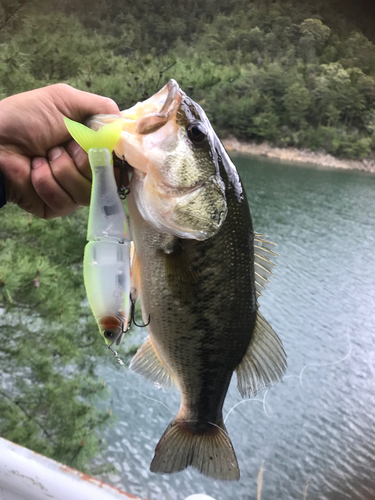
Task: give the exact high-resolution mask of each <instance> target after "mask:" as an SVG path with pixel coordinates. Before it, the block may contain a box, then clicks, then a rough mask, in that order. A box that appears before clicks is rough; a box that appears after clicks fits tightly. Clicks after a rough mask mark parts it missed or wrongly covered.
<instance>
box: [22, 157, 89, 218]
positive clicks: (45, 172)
mask: <svg viewBox="0 0 375 500" xmlns="http://www.w3.org/2000/svg"><path fill="white" fill-rule="evenodd" d="M55 161H56V160H55ZM57 170H59V167H57ZM62 170H64V169H62ZM59 175H60V177H61V176H63V175H62V173H61V166H60V173H59ZM31 182H32V185H33V187H34V189H35V191H36V193H37V195H38V196H39V197H40V198H41V199H42V200H43V202H44V203H45V210H44V214H43V218H44V219H52V218H53V217H58V216H60V215H67V214H69V213H70V212H73V211H74V210H76V209H77V208H78V207H79V205H78V203H76V202H75V201H74V199H73V198H72V197H71V196H70V194H69V193H68V192H67V191H66V190H65V189H64V188H63V187H62V186H61V185H60V184H59V183H58V182H57V180H56V178H55V176H54V175H53V172H52V167H51V166H50V164H49V162H48V161H47V159H46V158H42V157H37V158H33V160H32V162H31Z"/></svg>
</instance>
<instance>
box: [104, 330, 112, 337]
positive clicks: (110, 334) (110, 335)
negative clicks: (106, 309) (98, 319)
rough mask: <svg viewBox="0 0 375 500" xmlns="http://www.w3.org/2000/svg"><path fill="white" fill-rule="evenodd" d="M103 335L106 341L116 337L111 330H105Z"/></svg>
mask: <svg viewBox="0 0 375 500" xmlns="http://www.w3.org/2000/svg"><path fill="white" fill-rule="evenodd" d="M103 335H104V337H105V338H106V339H111V338H113V336H114V335H115V332H111V330H105V332H104V334H103Z"/></svg>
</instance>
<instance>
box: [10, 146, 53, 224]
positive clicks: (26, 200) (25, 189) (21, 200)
mask: <svg viewBox="0 0 375 500" xmlns="http://www.w3.org/2000/svg"><path fill="white" fill-rule="evenodd" d="M0 169H1V171H2V173H3V174H4V180H5V191H6V195H7V201H9V202H11V203H16V204H17V205H18V206H19V207H20V208H22V209H23V210H25V211H26V212H29V213H32V214H34V215H36V216H37V217H43V216H44V212H45V210H44V203H43V201H42V200H41V199H40V197H39V196H38V194H37V193H36V191H35V189H34V186H33V185H32V182H31V176H30V160H29V159H28V158H25V157H24V156H23V155H21V154H20V153H18V152H17V151H15V150H14V151H12V150H8V151H6V150H3V151H1V150H0Z"/></svg>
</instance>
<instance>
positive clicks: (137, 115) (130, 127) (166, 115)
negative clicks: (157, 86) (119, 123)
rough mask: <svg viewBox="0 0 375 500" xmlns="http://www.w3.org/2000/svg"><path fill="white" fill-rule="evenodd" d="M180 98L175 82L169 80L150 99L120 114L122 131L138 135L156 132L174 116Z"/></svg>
mask: <svg viewBox="0 0 375 500" xmlns="http://www.w3.org/2000/svg"><path fill="white" fill-rule="evenodd" d="M182 97H183V92H182V90H181V89H180V87H179V85H178V83H177V82H176V80H173V79H171V80H169V82H168V83H167V84H166V85H165V86H164V87H163V88H162V89H161V90H159V92H157V93H156V94H154V95H153V96H152V97H149V98H148V99H146V100H145V101H143V102H138V103H137V104H135V105H134V106H133V107H131V108H129V109H127V110H125V111H122V112H121V115H122V117H123V118H124V123H123V130H124V131H126V132H135V133H137V134H140V135H148V134H152V133H153V132H156V131H157V130H159V129H160V128H161V127H163V126H164V125H165V124H166V123H167V122H168V120H169V119H170V118H171V117H173V116H175V114H176V113H177V110H178V107H179V105H180V103H181V100H182Z"/></svg>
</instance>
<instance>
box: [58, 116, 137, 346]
mask: <svg viewBox="0 0 375 500" xmlns="http://www.w3.org/2000/svg"><path fill="white" fill-rule="evenodd" d="M64 120H65V124H66V126H67V128H68V130H69V132H70V134H71V135H72V137H73V138H74V139H75V140H76V141H77V142H78V144H79V145H80V146H81V147H82V148H83V149H84V150H85V151H86V152H87V153H88V155H89V161H90V165H91V169H92V191H91V202H90V212H89V222H88V228H87V239H88V243H87V245H86V248H85V257H84V261H83V262H84V264H83V269H84V280H85V286H86V293H87V297H88V299H89V302H90V306H91V310H92V312H93V314H94V316H95V319H96V321H97V323H98V326H99V330H100V333H101V334H102V335H103V337H104V340H105V342H106V343H107V345H109V346H110V345H112V344H113V343H116V344H117V345H119V344H120V342H121V341H122V339H123V336H124V334H125V332H126V331H127V326H128V321H129V312H130V300H129V294H130V243H131V235H130V230H129V226H128V220H127V217H126V214H125V211H124V207H123V205H122V202H121V200H120V198H119V196H118V193H117V185H116V181H115V177H114V173H113V168H112V164H113V160H112V151H113V148H114V146H115V144H116V143H117V141H118V140H119V138H120V135H121V130H122V119H120V120H118V121H115V122H113V123H111V124H109V125H106V126H104V127H103V128H101V129H100V130H99V131H98V132H94V131H93V130H91V129H89V128H88V127H85V126H84V125H82V124H81V123H77V122H74V121H72V120H69V119H68V118H64Z"/></svg>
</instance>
